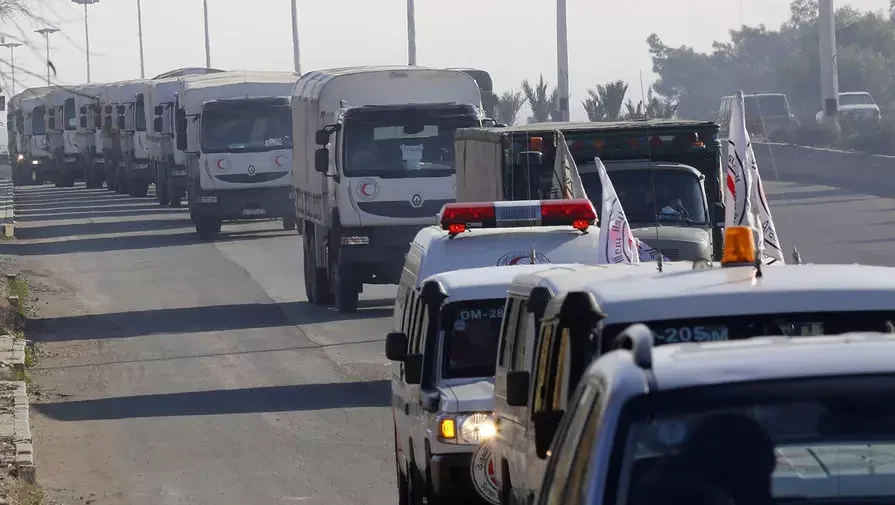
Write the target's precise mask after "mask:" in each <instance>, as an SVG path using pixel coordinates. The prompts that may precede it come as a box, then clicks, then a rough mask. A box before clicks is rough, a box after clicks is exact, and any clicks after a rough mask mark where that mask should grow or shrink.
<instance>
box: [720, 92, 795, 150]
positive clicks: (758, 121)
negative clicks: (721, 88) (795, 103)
mask: <svg viewBox="0 0 895 505" xmlns="http://www.w3.org/2000/svg"><path fill="white" fill-rule="evenodd" d="M736 99H737V97H736V95H731V96H725V97H723V98H721V106H720V109H719V111H718V122H719V123H720V126H721V134H722V135H727V133H728V131H727V128H728V127H729V126H730V113H731V111H732V110H733V104H734V102H735V101H736ZM743 105H744V106H745V111H746V129H747V130H748V131H749V133H750V134H751V135H752V136H754V137H758V138H762V137H763V138H765V139H767V138H769V136H773V135H774V132H777V131H781V130H789V129H791V128H794V127H796V126H798V125H799V122H798V120H797V119H796V116H795V115H794V114H793V113H792V110H791V109H790V107H789V100H787V99H786V95H784V94H783V93H750V94H744V95H743Z"/></svg>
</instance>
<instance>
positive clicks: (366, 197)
mask: <svg viewBox="0 0 895 505" xmlns="http://www.w3.org/2000/svg"><path fill="white" fill-rule="evenodd" d="M378 194H379V184H378V183H377V182H376V181H375V180H373V179H361V180H360V181H358V182H357V198H358V200H362V201H365V202H368V201H370V200H373V199H375V198H376V196H377V195H378Z"/></svg>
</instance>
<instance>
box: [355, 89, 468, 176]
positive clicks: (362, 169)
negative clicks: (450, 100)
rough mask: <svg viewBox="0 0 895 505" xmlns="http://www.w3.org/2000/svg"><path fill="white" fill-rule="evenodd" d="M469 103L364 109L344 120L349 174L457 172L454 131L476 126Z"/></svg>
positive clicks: (410, 174) (387, 174) (401, 174)
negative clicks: (448, 105) (429, 106)
mask: <svg viewBox="0 0 895 505" xmlns="http://www.w3.org/2000/svg"><path fill="white" fill-rule="evenodd" d="M477 122H478V118H477V115H476V113H475V112H474V111H473V110H472V108H471V107H462V106H450V107H443V108H421V107H405V108H403V109H402V108H392V107H388V108H385V107H383V108H380V107H376V108H372V109H369V110H366V109H364V108H361V109H357V110H352V111H349V112H348V113H347V114H346V117H345V118H344V125H345V126H344V129H343V131H344V143H343V145H344V149H345V156H344V162H343V167H344V170H343V171H344V173H345V175H347V176H368V177H375V176H383V177H420V176H423V177H426V176H432V175H433V173H434V174H437V175H449V174H452V173H454V131H455V130H456V129H457V128H466V127H471V126H476V125H477Z"/></svg>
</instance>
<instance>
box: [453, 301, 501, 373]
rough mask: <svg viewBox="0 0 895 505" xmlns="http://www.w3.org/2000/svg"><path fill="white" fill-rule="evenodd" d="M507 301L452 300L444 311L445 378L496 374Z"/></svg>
mask: <svg viewBox="0 0 895 505" xmlns="http://www.w3.org/2000/svg"><path fill="white" fill-rule="evenodd" d="M505 302H506V301H505V299H503V298H495V299H489V300H470V301H464V302H455V303H450V304H448V305H447V306H446V307H445V308H444V309H443V310H442V315H443V317H442V321H444V323H443V324H444V326H443V329H444V340H443V341H442V342H443V344H442V349H443V351H442V353H441V354H442V369H441V375H442V377H443V378H445V379H463V378H474V377H491V376H493V375H494V366H495V363H496V361H497V341H498V339H499V337H500V323H501V322H502V321H503V308H504V304H505Z"/></svg>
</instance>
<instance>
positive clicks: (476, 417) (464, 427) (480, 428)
mask: <svg viewBox="0 0 895 505" xmlns="http://www.w3.org/2000/svg"><path fill="white" fill-rule="evenodd" d="M495 434H497V426H496V425H495V424H494V416H493V414H490V413H483V412H476V413H474V414H460V415H447V416H442V417H440V418H439V419H438V439H439V440H441V441H442V442H447V443H453V444H470V445H478V444H480V443H482V442H483V441H485V440H488V439H490V438H493V437H494V435H495Z"/></svg>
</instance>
